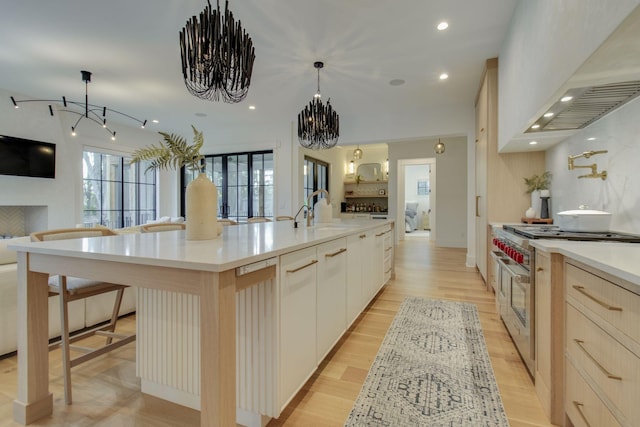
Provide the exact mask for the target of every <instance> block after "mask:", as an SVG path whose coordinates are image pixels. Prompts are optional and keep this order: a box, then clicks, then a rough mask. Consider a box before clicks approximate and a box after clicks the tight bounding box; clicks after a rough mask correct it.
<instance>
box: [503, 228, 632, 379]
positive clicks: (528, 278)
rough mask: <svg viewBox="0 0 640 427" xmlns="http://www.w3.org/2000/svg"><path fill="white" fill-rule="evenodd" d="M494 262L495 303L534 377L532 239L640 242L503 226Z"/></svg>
mask: <svg viewBox="0 0 640 427" xmlns="http://www.w3.org/2000/svg"><path fill="white" fill-rule="evenodd" d="M493 234H494V235H493V250H492V253H491V257H492V259H493V260H494V261H495V263H494V265H495V266H496V270H495V272H494V274H495V277H496V282H495V283H496V285H497V288H496V304H497V306H498V311H499V312H500V317H502V320H503V322H504V324H505V326H506V327H507V330H508V331H509V334H510V335H511V338H512V339H513V342H514V343H515V345H516V347H517V348H518V352H519V353H520V356H521V357H522V360H523V361H524V362H525V365H526V366H527V369H528V370H529V373H530V374H531V375H532V376H533V362H534V358H535V356H534V355H535V333H534V332H535V331H534V325H535V318H534V313H535V306H534V304H535V273H534V272H535V258H536V257H535V248H533V247H532V246H531V245H529V240H531V239H564V240H583V241H618V242H627V243H640V236H636V235H632V234H626V233H615V232H607V233H584V232H583V233H576V232H566V231H562V230H560V229H559V228H558V227H556V226H549V225H542V226H540V225H504V226H503V227H502V228H494V233H493Z"/></svg>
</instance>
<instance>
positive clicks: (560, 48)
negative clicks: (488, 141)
mask: <svg viewBox="0 0 640 427" xmlns="http://www.w3.org/2000/svg"><path fill="white" fill-rule="evenodd" d="M638 4H640V0H535V1H530V0H520V1H519V2H518V4H517V6H516V10H515V12H514V15H513V18H512V21H511V24H510V30H509V32H508V34H507V39H506V41H505V43H504V45H503V47H502V49H501V51H500V62H499V63H500V65H499V84H498V88H499V96H498V99H499V101H498V105H499V115H498V116H499V118H498V123H499V132H498V149H499V150H500V151H501V150H502V149H503V148H504V147H505V145H506V144H507V143H508V142H509V140H510V139H511V138H513V137H514V136H516V135H518V134H520V133H522V132H523V131H524V130H525V129H526V128H527V126H528V125H529V124H530V123H529V121H530V120H531V119H533V118H534V117H537V116H538V115H539V114H540V112H541V111H539V110H540V109H541V108H542V106H543V105H544V104H545V103H547V102H548V100H549V99H550V98H551V97H552V95H553V94H554V93H555V92H556V91H557V90H558V89H559V88H560V87H561V86H562V85H563V84H564V83H565V82H566V81H567V80H568V79H569V77H571V75H572V74H573V73H574V72H575V71H576V70H577V69H578V68H579V67H580V65H582V63H583V62H584V61H585V60H586V59H587V58H588V57H589V55H591V54H592V53H593V52H594V51H595V50H596V49H597V48H598V46H600V44H602V42H603V41H604V40H605V39H606V38H607V36H609V34H611V33H612V32H613V30H615V28H616V27H617V26H618V25H619V24H620V23H621V22H622V20H623V19H624V18H625V17H626V16H627V15H628V14H629V13H630V12H631V11H632V10H633V9H634V8H635V7H636V6H637V5H638Z"/></svg>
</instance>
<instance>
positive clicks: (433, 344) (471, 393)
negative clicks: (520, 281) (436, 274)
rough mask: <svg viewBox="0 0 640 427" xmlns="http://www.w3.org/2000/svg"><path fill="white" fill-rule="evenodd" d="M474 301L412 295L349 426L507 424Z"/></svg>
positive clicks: (388, 337)
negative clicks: (433, 298)
mask: <svg viewBox="0 0 640 427" xmlns="http://www.w3.org/2000/svg"><path fill="white" fill-rule="evenodd" d="M508 425H509V421H507V417H506V415H505V412H504V408H503V406H502V400H501V399H500V392H499V391H498V386H497V384H496V380H495V377H494V375H493V368H492V367H491V361H490V360H489V354H488V353H487V346H486V344H485V341H484V336H483V335H482V328H481V326H480V320H479V318H478V310H477V308H476V306H475V305H473V304H468V303H459V302H448V301H437V300H428V299H422V298H407V299H405V300H404V301H403V303H402V305H401V306H400V310H399V311H398V314H397V315H396V317H395V319H394V320H393V323H392V324H391V327H390V328H389V331H388V332H387V335H386V336H385V338H384V341H383V343H382V346H381V347H380V350H379V351H378V354H377V355H376V359H375V360H374V361H373V365H372V366H371V369H370V370H369V374H368V375H367V379H366V380H365V383H364V385H363V386H362V390H361V391H360V394H359V396H358V399H357V400H356V403H355V404H354V406H353V409H352V410H351V413H350V414H349V418H348V419H347V422H346V423H345V426H402V427H407V426H449V427H451V426H473V427H478V426H486V427H489V426H491V427H494V426H499V427H502V426H508Z"/></svg>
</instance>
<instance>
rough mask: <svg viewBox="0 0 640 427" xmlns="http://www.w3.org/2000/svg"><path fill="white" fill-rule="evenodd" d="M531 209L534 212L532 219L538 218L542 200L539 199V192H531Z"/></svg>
mask: <svg viewBox="0 0 640 427" xmlns="http://www.w3.org/2000/svg"><path fill="white" fill-rule="evenodd" d="M531 207H532V208H533V210H534V211H535V212H536V215H535V216H534V218H540V209H541V207H542V200H541V199H540V190H535V191H532V192H531Z"/></svg>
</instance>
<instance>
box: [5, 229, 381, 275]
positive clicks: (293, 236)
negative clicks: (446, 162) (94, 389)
mask: <svg viewBox="0 0 640 427" xmlns="http://www.w3.org/2000/svg"><path fill="white" fill-rule="evenodd" d="M392 222H393V221H390V220H362V219H354V220H339V219H336V220H333V222H331V223H319V224H316V225H314V226H312V227H305V226H304V225H303V224H300V225H299V228H295V229H294V227H293V222H292V221H276V222H264V223H255V224H241V225H237V226H225V227H224V229H223V232H222V235H221V236H219V237H218V238H216V239H212V240H186V238H185V232H184V231H164V232H159V233H135V234H121V235H117V236H108V237H91V238H82V239H69V240H57V241H48V242H25V243H20V244H18V243H16V244H13V245H10V246H9V248H10V249H14V250H17V251H22V252H30V253H37V254H46V255H57V256H73V257H76V258H84V259H99V260H103V261H118V262H126V263H132V264H141V265H149V266H161V267H173V268H181V269H193V270H201V271H211V272H222V271H226V270H230V269H233V268H236V267H240V266H242V265H246V264H249V263H253V262H257V261H261V260H264V259H267V258H271V257H274V256H279V255H282V254H285V253H287V252H292V251H295V250H298V249H302V248H305V247H309V246H313V245H317V244H319V243H323V242H326V241H330V240H334V239H337V238H340V237H345V236H348V235H350V234H353V233H355V232H359V231H367V230H372V229H375V228H377V227H380V226H383V225H386V224H391V223H392Z"/></svg>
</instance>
